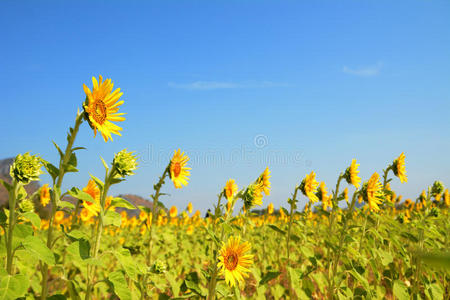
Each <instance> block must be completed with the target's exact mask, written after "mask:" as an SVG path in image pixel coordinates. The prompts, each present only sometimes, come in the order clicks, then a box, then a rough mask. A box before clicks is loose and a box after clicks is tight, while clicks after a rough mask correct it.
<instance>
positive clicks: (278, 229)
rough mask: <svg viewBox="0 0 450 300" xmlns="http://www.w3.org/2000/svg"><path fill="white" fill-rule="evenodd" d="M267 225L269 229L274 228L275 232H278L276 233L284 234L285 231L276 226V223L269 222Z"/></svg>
mask: <svg viewBox="0 0 450 300" xmlns="http://www.w3.org/2000/svg"><path fill="white" fill-rule="evenodd" d="M268 226H269V227H270V228H271V229H273V230H275V231H276V232H278V233H281V234H286V231H284V230H282V229H280V228H279V227H278V226H276V225H274V224H269V225H268Z"/></svg>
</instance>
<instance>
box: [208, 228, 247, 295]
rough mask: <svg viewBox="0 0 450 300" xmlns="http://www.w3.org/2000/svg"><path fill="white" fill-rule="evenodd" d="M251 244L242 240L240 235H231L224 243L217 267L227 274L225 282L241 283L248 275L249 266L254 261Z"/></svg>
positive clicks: (223, 273) (229, 283) (221, 272)
mask: <svg viewBox="0 0 450 300" xmlns="http://www.w3.org/2000/svg"><path fill="white" fill-rule="evenodd" d="M250 249H251V245H250V243H249V242H242V243H241V238H240V237H233V236H232V237H230V238H229V239H228V241H227V243H224V244H223V246H222V249H220V253H219V262H218V263H217V267H218V268H219V269H220V274H221V275H224V276H225V282H226V283H227V284H228V285H229V286H234V285H235V284H236V283H238V284H239V283H241V282H243V281H244V278H247V277H248V274H247V273H248V272H250V270H249V267H250V266H251V265H252V263H253V255H252V254H249V252H250Z"/></svg>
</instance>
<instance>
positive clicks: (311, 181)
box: [300, 171, 319, 202]
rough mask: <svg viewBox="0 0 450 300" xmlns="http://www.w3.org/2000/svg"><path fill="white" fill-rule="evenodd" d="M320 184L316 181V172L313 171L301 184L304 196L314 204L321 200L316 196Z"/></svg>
mask: <svg viewBox="0 0 450 300" xmlns="http://www.w3.org/2000/svg"><path fill="white" fill-rule="evenodd" d="M318 185H319V183H318V182H317V180H316V173H314V171H311V173H310V174H309V175H308V174H307V175H306V176H305V178H304V179H303V180H302V182H301V184H300V190H301V191H302V193H303V195H305V196H306V197H308V198H309V200H311V201H312V202H317V201H319V199H318V198H317V196H316V195H315V193H316V191H317V186H318Z"/></svg>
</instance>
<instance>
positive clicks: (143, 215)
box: [139, 210, 148, 222]
mask: <svg viewBox="0 0 450 300" xmlns="http://www.w3.org/2000/svg"><path fill="white" fill-rule="evenodd" d="M147 216H148V215H147V213H146V212H145V211H143V210H141V211H140V212H139V220H140V221H141V222H144V221H146V220H147Z"/></svg>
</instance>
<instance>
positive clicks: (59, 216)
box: [55, 210, 64, 224]
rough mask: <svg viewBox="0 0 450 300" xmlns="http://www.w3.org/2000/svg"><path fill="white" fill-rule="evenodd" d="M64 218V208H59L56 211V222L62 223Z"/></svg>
mask: <svg viewBox="0 0 450 300" xmlns="http://www.w3.org/2000/svg"><path fill="white" fill-rule="evenodd" d="M63 220H64V212H63V211H62V210H58V211H57V212H56V213H55V222H56V224H60V223H61V222H62V221H63Z"/></svg>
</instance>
